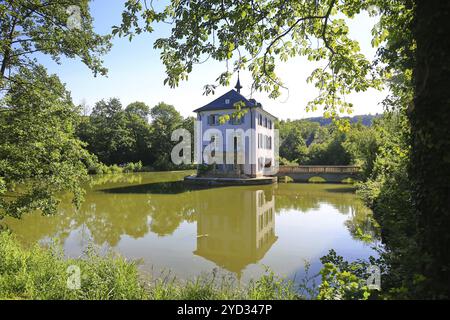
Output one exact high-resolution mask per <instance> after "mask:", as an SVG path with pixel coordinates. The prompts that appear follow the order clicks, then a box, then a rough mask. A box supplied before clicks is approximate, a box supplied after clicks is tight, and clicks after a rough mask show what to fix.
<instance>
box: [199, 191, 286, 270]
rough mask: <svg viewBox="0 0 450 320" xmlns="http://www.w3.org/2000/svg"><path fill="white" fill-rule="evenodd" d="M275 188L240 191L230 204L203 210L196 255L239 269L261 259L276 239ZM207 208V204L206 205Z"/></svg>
mask: <svg viewBox="0 0 450 320" xmlns="http://www.w3.org/2000/svg"><path fill="white" fill-rule="evenodd" d="M273 191H274V189H273V188H268V189H265V190H248V191H243V192H241V193H239V195H237V196H236V197H235V198H234V199H232V201H233V205H232V206H231V208H230V206H229V205H228V204H227V206H222V207H220V206H215V208H214V209H215V210H210V211H209V210H200V212H199V214H198V218H197V249H196V250H195V251H194V254H195V255H198V256H201V257H203V258H205V259H208V260H210V261H212V262H214V263H215V264H217V265H218V266H220V267H222V268H224V269H226V270H228V271H231V272H233V273H236V275H237V277H238V278H240V277H241V274H242V271H243V270H244V269H245V267H246V266H247V265H249V264H252V263H257V262H258V261H259V260H261V259H262V258H263V257H264V255H265V254H266V253H267V251H268V250H269V249H270V248H271V247H272V245H273V244H274V243H275V241H277V239H278V237H277V236H276V235H275V196H274V194H273ZM205 209H207V208H205Z"/></svg>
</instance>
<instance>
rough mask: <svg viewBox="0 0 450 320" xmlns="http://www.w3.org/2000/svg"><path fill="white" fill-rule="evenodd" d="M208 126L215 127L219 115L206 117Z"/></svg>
mask: <svg viewBox="0 0 450 320" xmlns="http://www.w3.org/2000/svg"><path fill="white" fill-rule="evenodd" d="M208 124H209V125H210V126H215V125H218V124H219V115H218V114H211V115H209V116H208Z"/></svg>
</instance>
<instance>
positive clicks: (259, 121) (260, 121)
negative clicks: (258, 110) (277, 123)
mask: <svg viewBox="0 0 450 320" xmlns="http://www.w3.org/2000/svg"><path fill="white" fill-rule="evenodd" d="M262 118H263V117H262V115H261V114H260V115H259V120H258V124H259V125H260V126H262Z"/></svg>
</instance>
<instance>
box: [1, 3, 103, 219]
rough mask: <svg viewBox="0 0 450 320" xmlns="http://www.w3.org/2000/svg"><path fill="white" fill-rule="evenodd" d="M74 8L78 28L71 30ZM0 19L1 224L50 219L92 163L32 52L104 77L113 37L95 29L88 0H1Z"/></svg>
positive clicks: (57, 89) (71, 115) (60, 89)
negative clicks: (37, 213) (6, 219)
mask: <svg viewBox="0 0 450 320" xmlns="http://www.w3.org/2000/svg"><path fill="white" fill-rule="evenodd" d="M70 6H77V7H76V8H75V7H72V8H71V9H72V10H69V9H70V8H69V7H70ZM77 8H78V9H79V10H80V12H79V13H80V18H81V19H80V20H78V21H79V22H80V25H77V26H76V28H72V27H71V26H69V25H68V22H69V21H72V22H73V21H74V20H73V17H71V14H72V13H73V10H76V11H77V10H78V9H77ZM76 14H78V11H77V12H76ZM69 18H70V19H69ZM0 19H1V24H0V94H1V97H0V131H1V134H0V154H1V157H0V159H1V160H0V192H1V195H3V194H4V193H5V192H6V193H7V194H8V197H7V198H4V197H2V198H1V209H0V210H1V213H0V218H1V216H3V215H5V214H7V215H13V216H16V217H20V216H21V215H22V214H23V213H25V212H27V211H29V210H33V209H39V210H42V211H43V212H44V213H46V214H47V213H52V212H54V211H55V209H56V205H57V203H58V201H57V196H56V195H57V194H58V193H59V192H61V191H62V190H68V191H71V192H73V194H74V202H75V203H77V204H78V203H79V202H80V200H81V198H82V190H81V188H80V184H81V183H82V182H83V180H85V179H86V178H87V170H86V166H89V165H90V164H89V163H91V162H92V161H93V160H94V159H93V158H92V157H91V156H90V155H89V154H88V153H87V152H86V151H85V150H84V149H83V147H84V144H83V143H82V142H81V141H79V140H78V139H76V138H75V136H74V128H75V126H76V124H77V122H78V120H79V116H78V114H79V111H78V109H77V108H75V107H74V105H73V103H72V101H71V98H70V94H69V93H68V92H67V91H66V89H65V87H64V85H62V84H61V82H60V81H59V80H58V78H57V77H56V76H54V75H48V74H47V73H46V71H45V69H44V68H43V67H42V66H40V65H39V62H38V59H39V56H38V55H36V53H41V54H44V55H48V56H50V57H51V58H52V59H53V60H55V61H56V62H58V63H59V61H60V58H61V57H68V58H79V59H80V60H81V61H82V62H83V63H84V64H85V65H86V66H87V67H88V68H90V69H91V70H92V71H93V72H94V74H97V73H100V74H104V73H105V72H106V69H105V68H104V67H103V66H102V64H101V62H102V61H101V60H100V56H101V55H102V54H104V53H106V52H107V51H108V50H109V48H110V42H109V39H110V36H109V35H108V36H100V35H98V34H96V33H95V32H94V31H93V25H92V18H91V16H90V13H89V1H87V0H64V1H63V0H55V1H44V0H33V1H28V0H14V1H10V0H7V1H2V2H1V3H0ZM72 26H73V25H72ZM78 27H79V28H78Z"/></svg>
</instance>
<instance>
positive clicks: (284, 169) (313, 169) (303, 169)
mask: <svg viewBox="0 0 450 320" xmlns="http://www.w3.org/2000/svg"><path fill="white" fill-rule="evenodd" d="M360 171H361V168H360V167H358V166H280V167H279V170H278V175H279V174H283V173H285V174H288V173H347V174H348V173H358V172H360Z"/></svg>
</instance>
